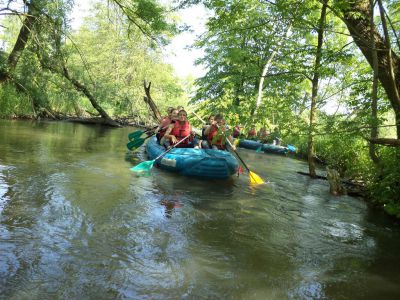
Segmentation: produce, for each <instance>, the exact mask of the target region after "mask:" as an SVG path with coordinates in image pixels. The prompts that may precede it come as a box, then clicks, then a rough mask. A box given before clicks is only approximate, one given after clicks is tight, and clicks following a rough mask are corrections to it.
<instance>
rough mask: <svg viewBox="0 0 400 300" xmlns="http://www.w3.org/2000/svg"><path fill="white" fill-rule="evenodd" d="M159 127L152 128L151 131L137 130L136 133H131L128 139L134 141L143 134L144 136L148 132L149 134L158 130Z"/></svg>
mask: <svg viewBox="0 0 400 300" xmlns="http://www.w3.org/2000/svg"><path fill="white" fill-rule="evenodd" d="M157 127H158V126H156V127H153V128H151V129H147V130H145V131H143V130H136V131H134V132H131V133H130V134H128V139H129V140H130V141H132V140H133V139H136V138H140V137H141V136H142V134H144V133H146V132H149V131H152V130H154V129H156V128H157Z"/></svg>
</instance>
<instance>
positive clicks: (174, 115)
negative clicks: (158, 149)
mask: <svg viewBox="0 0 400 300" xmlns="http://www.w3.org/2000/svg"><path fill="white" fill-rule="evenodd" d="M167 112H168V115H167V116H165V117H164V118H163V119H162V120H161V123H160V125H158V127H157V129H156V131H155V132H156V137H157V141H158V142H159V143H160V141H161V138H162V137H163V136H164V134H165V132H166V131H167V129H168V125H170V124H171V123H173V122H174V119H175V120H176V119H178V110H177V109H175V108H173V107H168V110H167Z"/></svg>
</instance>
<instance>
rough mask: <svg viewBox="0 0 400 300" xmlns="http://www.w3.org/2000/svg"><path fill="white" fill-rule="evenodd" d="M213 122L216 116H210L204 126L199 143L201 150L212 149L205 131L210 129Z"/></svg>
mask: <svg viewBox="0 0 400 300" xmlns="http://www.w3.org/2000/svg"><path fill="white" fill-rule="evenodd" d="M213 121H214V116H209V117H208V120H207V123H206V124H204V125H203V128H202V129H201V140H199V143H198V146H199V148H204V149H210V148H211V147H210V145H209V144H208V142H207V135H206V134H205V131H206V129H207V128H208V127H210V126H211V124H212V122H213Z"/></svg>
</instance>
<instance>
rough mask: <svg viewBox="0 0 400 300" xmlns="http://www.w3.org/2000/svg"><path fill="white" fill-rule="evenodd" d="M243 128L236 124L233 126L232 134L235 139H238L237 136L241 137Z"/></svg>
mask: <svg viewBox="0 0 400 300" xmlns="http://www.w3.org/2000/svg"><path fill="white" fill-rule="evenodd" d="M241 129H242V128H241V126H240V125H236V126H235V127H234V128H233V133H232V136H233V137H234V138H235V139H237V138H238V137H239V135H240V130H241Z"/></svg>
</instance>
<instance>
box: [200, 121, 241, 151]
mask: <svg viewBox="0 0 400 300" xmlns="http://www.w3.org/2000/svg"><path fill="white" fill-rule="evenodd" d="M226 131H227V127H226V125H225V120H224V117H223V116H222V115H221V114H217V115H216V116H215V117H214V121H213V122H212V123H211V126H209V127H207V128H206V129H205V130H204V134H205V135H207V141H208V144H209V145H211V148H212V149H214V150H226V139H227V138H228V139H229V141H230V142H231V144H232V149H234V150H236V146H235V145H234V144H233V138H232V136H231V135H229V136H226Z"/></svg>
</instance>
